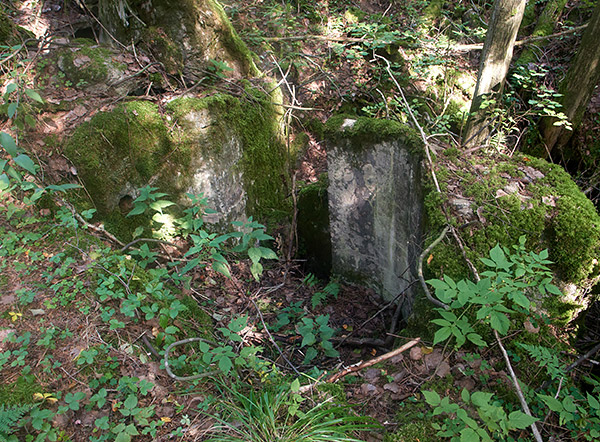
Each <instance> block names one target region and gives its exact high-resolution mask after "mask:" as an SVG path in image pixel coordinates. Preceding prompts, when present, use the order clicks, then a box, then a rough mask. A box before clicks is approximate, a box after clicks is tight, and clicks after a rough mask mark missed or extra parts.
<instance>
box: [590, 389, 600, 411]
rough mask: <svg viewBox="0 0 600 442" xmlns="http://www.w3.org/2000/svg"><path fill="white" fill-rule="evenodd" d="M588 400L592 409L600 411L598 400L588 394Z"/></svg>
mask: <svg viewBox="0 0 600 442" xmlns="http://www.w3.org/2000/svg"><path fill="white" fill-rule="evenodd" d="M587 400H588V403H589V404H590V407H592V408H593V409H595V410H600V402H599V401H598V399H596V398H595V397H594V396H592V395H591V394H590V393H588V394H587Z"/></svg>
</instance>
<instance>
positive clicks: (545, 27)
mask: <svg viewBox="0 0 600 442" xmlns="http://www.w3.org/2000/svg"><path fill="white" fill-rule="evenodd" d="M566 4H567V0H550V1H549V2H548V3H547V4H546V6H545V7H544V10H543V11H542V13H541V14H540V18H539V19H538V21H537V23H536V25H535V29H534V30H533V32H532V33H531V37H545V36H547V35H550V34H552V32H553V31H554V27H555V26H556V23H557V22H558V19H559V18H560V16H561V14H562V11H563V9H565V5H566ZM548 42H549V40H541V41H538V42H537V43H535V44H530V45H528V46H527V47H526V48H525V49H524V50H523V52H521V55H520V56H519V59H518V60H517V65H526V64H527V63H532V62H534V61H536V59H535V58H536V50H537V52H539V51H540V49H542V48H544V47H545V46H546V45H547V44H548Z"/></svg>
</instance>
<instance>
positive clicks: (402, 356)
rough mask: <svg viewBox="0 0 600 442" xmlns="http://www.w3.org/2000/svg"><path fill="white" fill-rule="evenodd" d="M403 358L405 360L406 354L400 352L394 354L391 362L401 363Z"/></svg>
mask: <svg viewBox="0 0 600 442" xmlns="http://www.w3.org/2000/svg"><path fill="white" fill-rule="evenodd" d="M403 360H404V355H403V354H399V355H396V356H394V357H393V358H392V359H390V362H391V363H392V364H399V363H400V362H402V361H403Z"/></svg>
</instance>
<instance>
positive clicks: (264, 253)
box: [259, 247, 278, 259]
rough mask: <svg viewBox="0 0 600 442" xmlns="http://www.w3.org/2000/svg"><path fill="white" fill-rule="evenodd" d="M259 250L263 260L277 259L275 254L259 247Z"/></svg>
mask: <svg viewBox="0 0 600 442" xmlns="http://www.w3.org/2000/svg"><path fill="white" fill-rule="evenodd" d="M259 250H260V253H261V254H262V257H263V258H264V259H278V257H277V253H275V252H274V251H273V250H271V249H269V248H267V247H259Z"/></svg>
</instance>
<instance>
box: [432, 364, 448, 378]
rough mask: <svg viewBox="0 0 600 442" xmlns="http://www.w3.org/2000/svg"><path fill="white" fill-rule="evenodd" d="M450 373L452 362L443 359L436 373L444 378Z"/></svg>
mask: <svg viewBox="0 0 600 442" xmlns="http://www.w3.org/2000/svg"><path fill="white" fill-rule="evenodd" d="M448 373H450V364H448V363H447V362H446V361H442V362H441V363H440V365H438V367H437V369H436V370H435V374H436V376H439V377H440V378H443V377H445V376H446V375H447V374H448Z"/></svg>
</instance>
